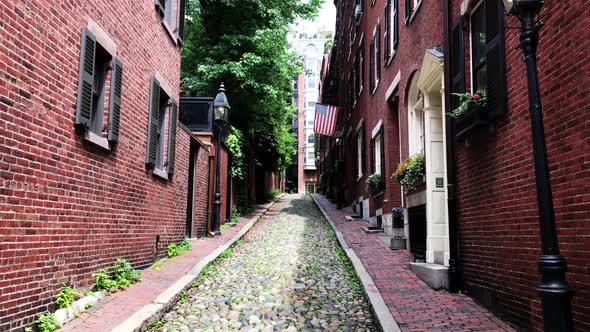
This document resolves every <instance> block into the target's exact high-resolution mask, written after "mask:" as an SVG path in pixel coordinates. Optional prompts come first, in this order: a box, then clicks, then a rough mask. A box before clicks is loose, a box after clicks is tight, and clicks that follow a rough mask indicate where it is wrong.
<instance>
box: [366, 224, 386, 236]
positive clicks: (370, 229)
mask: <svg viewBox="0 0 590 332" xmlns="http://www.w3.org/2000/svg"><path fill="white" fill-rule="evenodd" d="M362 229H363V232H365V233H367V234H375V233H383V228H377V227H375V226H365V227H363V228H362Z"/></svg>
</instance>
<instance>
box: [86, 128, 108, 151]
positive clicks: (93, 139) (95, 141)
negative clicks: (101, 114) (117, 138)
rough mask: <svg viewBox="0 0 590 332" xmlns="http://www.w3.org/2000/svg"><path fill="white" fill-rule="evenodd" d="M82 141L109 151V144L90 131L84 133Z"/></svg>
mask: <svg viewBox="0 0 590 332" xmlns="http://www.w3.org/2000/svg"><path fill="white" fill-rule="evenodd" d="M84 140H85V141H86V142H89V143H91V144H92V145H94V146H97V147H99V148H102V149H104V150H106V151H111V144H110V143H109V141H108V140H107V138H106V137H103V136H101V135H98V134H96V133H94V132H92V131H90V130H86V131H85V132H84Z"/></svg>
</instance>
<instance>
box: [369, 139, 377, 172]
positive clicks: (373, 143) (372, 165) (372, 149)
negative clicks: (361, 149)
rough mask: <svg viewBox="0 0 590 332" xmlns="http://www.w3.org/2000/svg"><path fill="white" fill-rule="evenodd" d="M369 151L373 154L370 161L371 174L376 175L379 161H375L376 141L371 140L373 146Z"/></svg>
mask: <svg viewBox="0 0 590 332" xmlns="http://www.w3.org/2000/svg"><path fill="white" fill-rule="evenodd" d="M369 151H370V153H371V156H370V157H371V159H370V160H371V173H372V174H374V173H376V172H377V167H376V166H377V165H376V163H377V161H376V160H375V140H374V139H372V140H371V146H370V148H369Z"/></svg>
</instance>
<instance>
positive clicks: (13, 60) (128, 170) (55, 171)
mask: <svg viewBox="0 0 590 332" xmlns="http://www.w3.org/2000/svg"><path fill="white" fill-rule="evenodd" d="M0 13H1V16H2V19H1V20H0V75H1V78H0V96H1V97H0V119H1V121H0V151H1V153H0V179H1V180H0V181H1V183H0V215H1V217H0V219H1V220H2V223H1V224H0V289H1V290H2V291H1V292H0V330H10V329H16V328H19V327H21V326H23V325H25V324H30V323H31V322H32V321H33V316H34V315H35V314H37V313H39V312H42V311H46V310H48V309H54V305H53V303H54V299H55V295H56V293H57V290H58V289H59V287H60V283H62V282H66V283H69V284H71V285H73V286H75V287H80V288H82V287H87V286H89V285H90V284H91V283H92V278H91V274H92V273H94V272H96V271H97V270H98V269H99V268H103V267H106V266H109V265H111V264H112V263H113V262H114V260H115V258H116V257H124V258H126V259H127V260H129V261H130V262H131V263H132V264H133V265H134V266H136V267H141V266H146V265H147V264H150V263H151V262H153V260H154V259H155V258H156V256H157V255H164V254H165V246H166V245H167V244H168V243H169V242H172V241H174V242H177V241H180V240H181V239H182V237H183V235H184V229H185V217H186V198H187V172H188V158H189V135H188V134H187V133H186V132H184V131H182V130H178V131H177V146H176V163H175V165H176V168H175V173H174V176H173V177H172V178H171V179H170V180H169V181H164V180H161V179H158V178H156V177H154V176H153V175H152V173H151V171H148V170H146V168H145V165H144V161H145V151H146V136H147V134H146V128H147V120H148V104H149V100H148V99H149V87H150V78H151V77H153V76H154V75H156V73H157V75H158V76H159V77H160V80H161V81H162V82H164V83H165V84H167V86H169V87H170V89H171V92H172V93H171V96H172V97H174V98H175V99H176V100H178V86H179V83H180V77H179V76H180V75H179V72H180V49H179V46H178V45H176V44H175V42H174V40H175V39H173V38H172V37H171V36H170V35H169V34H168V32H167V31H166V28H165V27H164V26H163V25H162V23H161V19H160V17H159V16H158V13H157V12H156V10H155V9H154V5H153V1H140V2H129V1H113V2H110V3H109V4H108V5H107V4H106V3H103V2H100V1H74V2H68V3H67V4H65V3H63V2H60V1H58V2H48V1H22V0H15V1H2V3H1V4H0ZM89 21H94V22H95V23H96V25H97V26H99V27H100V28H101V29H102V30H104V31H105V32H106V34H107V35H108V36H110V38H111V39H112V40H113V41H114V44H115V45H116V48H117V54H118V56H119V58H120V59H121V61H122V62H123V65H124V68H123V70H124V76H123V89H122V109H121V125H120V130H121V134H120V142H119V143H118V145H117V146H116V148H115V149H114V150H113V151H110V152H106V151H104V150H101V149H98V148H95V147H92V146H90V145H88V144H87V143H85V142H84V140H83V138H82V137H81V136H79V135H77V134H76V133H75V130H74V125H73V123H74V111H75V107H76V91H77V84H78V70H79V54H80V31H81V28H82V27H84V26H86V25H87V24H88V23H89ZM157 235H160V236H161V242H160V245H159V248H158V249H156V236H157Z"/></svg>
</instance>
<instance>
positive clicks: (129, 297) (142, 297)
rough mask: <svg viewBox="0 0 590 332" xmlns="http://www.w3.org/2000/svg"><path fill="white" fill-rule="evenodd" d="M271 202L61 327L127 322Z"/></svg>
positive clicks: (102, 327) (97, 328)
mask: <svg viewBox="0 0 590 332" xmlns="http://www.w3.org/2000/svg"><path fill="white" fill-rule="evenodd" d="M269 206H270V204H266V205H261V206H257V209H256V212H255V213H254V214H251V215H248V216H246V217H242V218H241V219H240V221H239V223H238V224H237V225H236V226H235V227H231V228H228V229H225V230H223V231H222V235H221V236H220V237H215V238H201V239H198V240H193V241H191V244H192V250H191V251H190V252H186V253H184V254H182V255H181V256H179V257H175V258H173V259H171V260H167V261H163V263H162V267H161V269H159V270H158V271H155V270H153V269H152V268H149V269H146V270H145V271H143V272H142V274H141V282H140V283H138V284H135V285H132V286H130V287H129V288H128V289H126V290H125V291H119V292H116V293H113V294H110V295H109V296H107V297H106V298H105V299H103V300H101V301H99V302H98V303H97V304H96V305H95V306H94V307H92V308H90V309H89V310H88V311H86V312H84V313H82V314H81V315H80V316H79V317H78V318H76V319H74V320H73V321H71V322H69V323H68V324H66V325H65V326H64V328H63V329H61V330H60V331H85V332H104V331H109V330H111V329H113V328H114V327H116V326H117V325H119V324H121V323H123V322H124V321H125V320H126V319H127V318H129V317H130V316H131V315H133V314H134V313H135V312H136V311H138V310H139V309H141V308H142V307H143V306H145V305H147V304H149V303H151V302H152V301H154V300H155V299H156V297H157V296H158V295H160V293H162V292H163V291H164V290H166V289H167V288H168V287H170V286H172V285H173V284H174V283H175V282H176V281H177V280H178V279H180V278H181V277H183V276H184V275H185V274H186V273H188V272H189V271H190V270H191V269H192V268H193V267H194V266H195V265H196V264H197V263H198V262H199V260H201V259H203V258H204V257H206V256H207V255H209V254H210V253H212V252H213V251H214V250H215V249H217V248H219V247H220V246H222V245H223V244H224V243H226V242H227V241H229V240H230V239H231V238H232V237H234V236H235V235H236V234H237V233H238V232H239V231H240V230H241V229H242V227H244V226H245V225H246V224H247V223H248V222H249V221H250V220H251V219H252V218H254V217H255V216H257V215H260V214H261V213H262V212H263V211H264V209H266V208H268V207H269Z"/></svg>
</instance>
